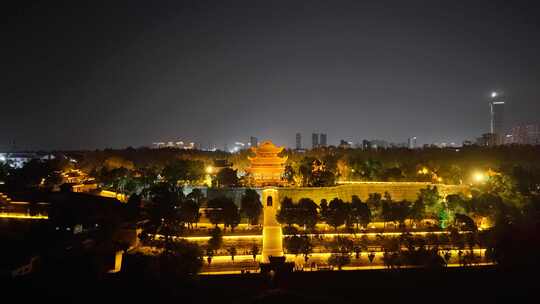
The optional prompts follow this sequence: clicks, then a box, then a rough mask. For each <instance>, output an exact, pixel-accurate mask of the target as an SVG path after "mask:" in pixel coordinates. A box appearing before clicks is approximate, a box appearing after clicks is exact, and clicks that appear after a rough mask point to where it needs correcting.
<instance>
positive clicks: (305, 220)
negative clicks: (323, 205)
mask: <svg viewBox="0 0 540 304" xmlns="http://www.w3.org/2000/svg"><path fill="white" fill-rule="evenodd" d="M295 209H296V211H297V214H296V216H295V219H296V223H297V224H298V225H300V226H304V227H305V228H307V229H310V230H312V229H314V228H315V226H316V225H317V220H318V213H317V204H315V202H314V201H313V200H311V199H309V198H301V199H300V201H298V206H297V208H295Z"/></svg>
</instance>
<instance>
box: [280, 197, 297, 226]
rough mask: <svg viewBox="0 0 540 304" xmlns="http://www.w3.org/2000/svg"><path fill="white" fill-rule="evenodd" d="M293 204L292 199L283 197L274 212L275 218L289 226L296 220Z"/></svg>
mask: <svg viewBox="0 0 540 304" xmlns="http://www.w3.org/2000/svg"><path fill="white" fill-rule="evenodd" d="M294 209H295V206H294V204H293V201H292V199H290V198H288V197H284V198H283V201H282V202H281V206H280V208H279V210H278V212H277V214H276V219H277V221H278V222H279V223H280V224H287V225H288V226H289V227H290V226H292V224H294V223H295V222H296V212H295V210H294Z"/></svg>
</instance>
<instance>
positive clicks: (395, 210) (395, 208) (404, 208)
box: [391, 200, 411, 228]
mask: <svg viewBox="0 0 540 304" xmlns="http://www.w3.org/2000/svg"><path fill="white" fill-rule="evenodd" d="M410 205H411V203H410V202H408V201H405V200H404V201H400V202H397V203H395V204H393V205H392V206H391V209H392V218H393V220H394V221H396V222H397V223H399V227H401V228H403V227H405V220H406V219H407V217H408V216H409V206H410Z"/></svg>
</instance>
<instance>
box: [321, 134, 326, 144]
mask: <svg viewBox="0 0 540 304" xmlns="http://www.w3.org/2000/svg"><path fill="white" fill-rule="evenodd" d="M319 146H320V147H326V133H321V137H320V142H319Z"/></svg>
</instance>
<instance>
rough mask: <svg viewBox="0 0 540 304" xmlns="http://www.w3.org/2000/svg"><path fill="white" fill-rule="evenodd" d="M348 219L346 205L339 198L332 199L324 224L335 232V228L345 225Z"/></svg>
mask: <svg viewBox="0 0 540 304" xmlns="http://www.w3.org/2000/svg"><path fill="white" fill-rule="evenodd" d="M347 217H348V205H347V204H346V203H344V202H343V201H342V200H340V199H339V198H334V199H333V200H331V201H330V204H329V205H328V215H327V217H326V223H327V224H328V225H330V226H332V227H334V229H335V230H336V231H337V228H338V227H339V226H341V225H343V224H345V220H346V219H347Z"/></svg>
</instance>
